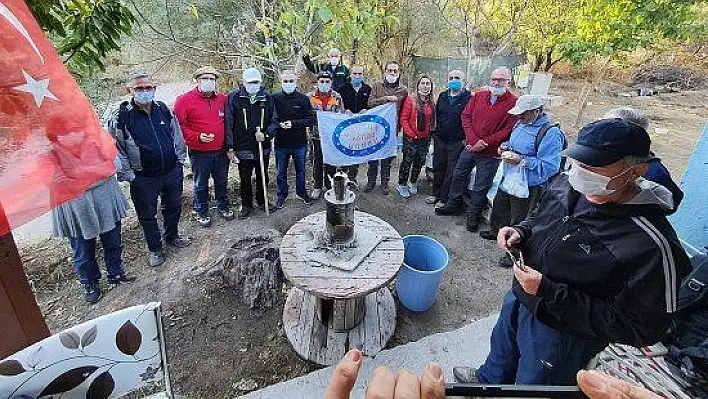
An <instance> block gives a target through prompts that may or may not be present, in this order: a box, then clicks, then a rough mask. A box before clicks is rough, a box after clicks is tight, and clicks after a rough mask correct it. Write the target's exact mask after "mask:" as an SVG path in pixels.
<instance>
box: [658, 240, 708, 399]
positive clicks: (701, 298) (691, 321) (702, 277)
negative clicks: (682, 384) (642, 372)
mask: <svg viewBox="0 0 708 399" xmlns="http://www.w3.org/2000/svg"><path fill="white" fill-rule="evenodd" d="M691 265H692V266H693V271H692V272H691V273H690V274H689V275H688V276H686V278H685V279H684V280H683V281H682V282H681V286H680V287H679V289H678V293H677V297H678V306H677V307H678V311H677V313H676V315H675V319H674V320H673V321H672V323H671V327H670V328H669V331H668V332H667V334H666V336H664V338H663V339H662V342H663V343H664V344H665V345H666V346H667V347H668V348H669V354H668V355H667V356H666V360H667V362H668V364H669V366H670V369H671V372H672V374H674V375H675V376H679V377H681V378H682V379H684V380H685V381H686V382H687V383H689V384H690V385H691V386H692V387H694V388H698V389H701V390H703V391H704V393H705V392H708V255H705V254H701V255H696V256H694V257H693V258H691Z"/></svg>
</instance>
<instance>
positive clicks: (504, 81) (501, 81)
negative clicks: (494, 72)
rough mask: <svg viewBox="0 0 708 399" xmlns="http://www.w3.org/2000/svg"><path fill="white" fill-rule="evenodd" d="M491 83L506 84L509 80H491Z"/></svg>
mask: <svg viewBox="0 0 708 399" xmlns="http://www.w3.org/2000/svg"><path fill="white" fill-rule="evenodd" d="M491 81H492V83H506V82H508V81H509V79H506V78H492V79H491Z"/></svg>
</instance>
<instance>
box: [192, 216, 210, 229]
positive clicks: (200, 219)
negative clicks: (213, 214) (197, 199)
mask: <svg viewBox="0 0 708 399" xmlns="http://www.w3.org/2000/svg"><path fill="white" fill-rule="evenodd" d="M195 219H196V220H197V223H199V225H200V226H202V227H209V226H211V218H210V217H209V215H197V217H196V218H195Z"/></svg>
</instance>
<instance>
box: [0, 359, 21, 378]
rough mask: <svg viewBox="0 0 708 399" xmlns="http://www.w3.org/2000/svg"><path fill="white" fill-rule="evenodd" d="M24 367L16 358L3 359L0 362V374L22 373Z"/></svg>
mask: <svg viewBox="0 0 708 399" xmlns="http://www.w3.org/2000/svg"><path fill="white" fill-rule="evenodd" d="M25 371H27V370H25V368H24V367H22V363H20V362H19V361H17V360H5V361H2V362H0V375H7V376H10V375H17V374H22V373H24V372H25Z"/></svg>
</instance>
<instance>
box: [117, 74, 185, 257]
mask: <svg viewBox="0 0 708 399" xmlns="http://www.w3.org/2000/svg"><path fill="white" fill-rule="evenodd" d="M156 87H157V85H156V84H155V83H154V82H153V80H152V78H151V77H150V75H149V74H147V73H144V72H137V73H135V74H133V75H131V76H130V78H129V79H128V86H127V88H128V91H129V92H130V94H132V96H133V97H132V98H131V100H130V101H125V102H123V103H122V104H121V105H120V107H118V110H117V111H116V112H115V113H114V114H113V116H112V118H111V120H109V121H108V124H107V130H108V131H109V132H110V133H111V135H112V136H113V137H114V138H115V139H116V145H117V147H118V157H119V158H120V161H121V162H120V164H121V169H120V170H118V180H119V181H127V182H130V196H131V198H132V199H133V204H134V205H135V212H136V213H137V214H138V220H139V221H140V226H142V228H143V234H144V235H145V241H147V245H148V250H149V251H150V253H149V255H148V263H149V264H150V266H158V265H161V264H162V263H163V262H164V261H165V255H164V250H163V247H162V239H163V238H164V240H165V242H166V243H167V244H168V245H171V246H173V247H176V248H184V247H186V246H188V245H189V244H190V241H189V239H187V238H185V237H182V236H180V235H179V233H178V231H177V225H178V224H179V218H180V215H181V213H182V177H183V176H182V165H183V164H184V161H185V159H186V157H187V149H186V147H185V145H184V138H183V137H182V131H181V130H180V128H179V124H178V123H177V118H175V117H174V115H173V114H172V113H171V112H170V110H169V108H167V105H165V103H163V102H161V101H155V100H154V99H155V89H156ZM158 197H159V198H160V204H161V208H162V219H163V223H164V229H163V230H164V234H162V233H160V228H159V226H158V224H157V200H158Z"/></svg>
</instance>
